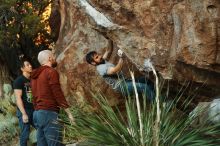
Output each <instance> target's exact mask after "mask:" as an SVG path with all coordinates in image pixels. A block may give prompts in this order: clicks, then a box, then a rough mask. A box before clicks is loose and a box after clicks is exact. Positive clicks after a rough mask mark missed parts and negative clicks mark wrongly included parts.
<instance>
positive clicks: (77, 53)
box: [56, 0, 220, 97]
mask: <svg viewBox="0 0 220 146" xmlns="http://www.w3.org/2000/svg"><path fill="white" fill-rule="evenodd" d="M59 11H60V15H61V25H60V33H59V38H58V41H57V43H56V54H57V55H58V61H59V63H60V64H59V71H60V72H61V81H62V85H63V87H64V91H65V94H66V95H67V96H78V95H81V96H85V97H91V96H90V94H89V91H97V90H99V89H100V91H102V92H104V93H106V95H111V96H113V97H117V96H118V95H116V96H115V94H113V92H112V90H111V89H110V87H109V86H107V85H105V83H104V82H103V80H102V79H101V78H100V77H99V76H98V75H97V73H96V72H95V68H94V67H92V66H89V65H87V63H86V62H85V60H84V56H85V54H86V53H87V52H88V51H91V50H96V51H98V52H104V50H105V49H104V48H106V47H107V40H106V38H105V36H108V37H109V38H110V39H111V40H112V41H113V42H114V44H115V51H116V49H117V48H118V47H119V48H122V50H123V51H124V52H125V54H126V56H127V58H128V59H129V60H130V61H131V62H132V64H133V65H134V66H136V67H137V68H144V62H145V60H146V59H151V61H152V62H153V64H154V66H155V68H156V70H157V71H158V73H159V74H160V75H161V76H162V77H163V78H164V79H172V80H174V81H178V82H179V81H180V82H182V81H185V80H187V81H193V82H195V83H198V84H207V87H209V88H212V89H213V90H214V91H210V92H213V95H216V94H218V93H219V89H218V88H219V85H220V51H219V50H220V48H219V47H220V38H219V36H220V19H219V18H220V1H219V0H172V1H169V0H166V1H165V0H123V1H120V0H108V1H107V0H90V1H88V2H87V1H86V0H59ZM116 46H117V47H116ZM115 54H116V53H113V56H112V60H113V62H114V61H115V60H117V56H116V55H115ZM129 65H131V64H130V63H129ZM129 65H126V67H125V70H126V69H128V66H129ZM131 68H134V67H131Z"/></svg>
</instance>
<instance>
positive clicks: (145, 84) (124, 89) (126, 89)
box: [116, 77, 155, 101]
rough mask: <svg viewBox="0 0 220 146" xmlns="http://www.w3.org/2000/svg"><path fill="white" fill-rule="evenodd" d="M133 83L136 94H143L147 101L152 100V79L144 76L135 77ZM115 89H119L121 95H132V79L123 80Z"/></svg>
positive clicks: (153, 92) (153, 93) (153, 95)
mask: <svg viewBox="0 0 220 146" xmlns="http://www.w3.org/2000/svg"><path fill="white" fill-rule="evenodd" d="M135 85H136V88H137V92H138V94H144V95H145V96H146V97H147V99H148V100H149V101H152V100H153V99H154V98H155V90H154V84H153V82H152V81H150V80H148V79H147V78H145V77H140V78H136V79H135ZM116 90H117V91H120V92H121V93H122V94H123V96H132V95H134V86H133V83H132V80H131V79H130V80H124V81H123V83H121V84H120V85H119V87H118V88H117V89H116Z"/></svg>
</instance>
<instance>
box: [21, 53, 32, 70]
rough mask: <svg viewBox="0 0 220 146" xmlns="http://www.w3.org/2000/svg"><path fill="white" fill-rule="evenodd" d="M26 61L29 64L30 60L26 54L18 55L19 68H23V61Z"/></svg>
mask: <svg viewBox="0 0 220 146" xmlns="http://www.w3.org/2000/svg"><path fill="white" fill-rule="evenodd" d="M26 61H27V62H29V63H30V64H31V61H30V59H29V57H26V56H24V55H20V56H19V67H20V68H23V67H24V65H25V64H24V63H25V62H26Z"/></svg>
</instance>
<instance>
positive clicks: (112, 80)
mask: <svg viewBox="0 0 220 146" xmlns="http://www.w3.org/2000/svg"><path fill="white" fill-rule="evenodd" d="M112 50H113V43H112V42H109V47H108V48H107V50H106V52H105V53H104V55H103V56H102V55H100V54H98V53H97V52H96V51H91V52H89V53H87V55H86V61H87V62H88V63H89V64H91V65H93V66H96V70H97V71H98V73H99V75H101V76H102V77H103V78H104V79H105V81H106V83H107V84H109V85H110V86H111V87H112V88H113V89H114V90H116V91H119V92H121V93H122V94H123V95H124V96H129V95H133V93H134V88H133V84H132V80H131V79H125V78H124V75H123V73H122V71H121V69H122V66H123V58H124V55H123V52H122V51H121V50H118V56H119V61H118V63H117V64H116V65H114V64H112V63H110V62H108V61H107V60H108V58H109V56H110V54H111V53H112ZM135 84H136V87H137V91H138V93H140V94H141V93H143V92H144V93H145V95H146V96H147V98H148V99H149V100H150V101H151V100H153V99H154V96H155V95H154V85H153V83H152V82H151V81H150V80H148V79H146V78H138V79H136V80H135Z"/></svg>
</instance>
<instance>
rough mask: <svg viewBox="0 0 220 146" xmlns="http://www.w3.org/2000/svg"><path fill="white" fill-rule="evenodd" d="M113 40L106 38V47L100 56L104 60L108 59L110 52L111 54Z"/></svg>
mask: <svg viewBox="0 0 220 146" xmlns="http://www.w3.org/2000/svg"><path fill="white" fill-rule="evenodd" d="M113 47H114V46H113V41H112V40H110V39H109V40H108V47H107V49H106V51H105V53H104V55H103V56H102V58H103V59H105V60H109V58H110V56H111V54H112V51H113Z"/></svg>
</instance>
